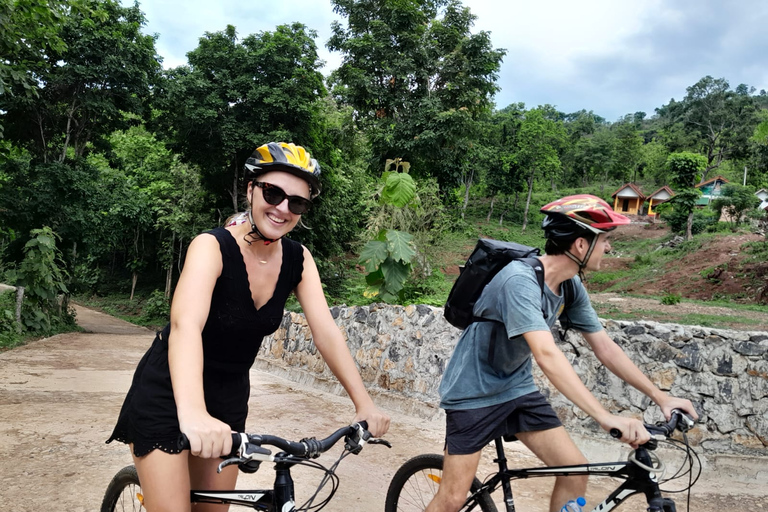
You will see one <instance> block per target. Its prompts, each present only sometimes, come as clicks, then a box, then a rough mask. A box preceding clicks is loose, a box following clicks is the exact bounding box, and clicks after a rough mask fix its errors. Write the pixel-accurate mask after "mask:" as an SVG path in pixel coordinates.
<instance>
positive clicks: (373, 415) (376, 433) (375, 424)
mask: <svg viewBox="0 0 768 512" xmlns="http://www.w3.org/2000/svg"><path fill="white" fill-rule="evenodd" d="M352 421H353V422H358V421H367V422H368V432H370V433H371V435H372V436H373V437H381V436H383V435H384V434H386V433H387V430H389V415H387V414H385V413H384V412H382V411H381V410H380V409H379V408H378V407H376V406H375V405H371V406H370V407H366V408H361V409H360V410H358V411H357V414H355V419H354V420H352Z"/></svg>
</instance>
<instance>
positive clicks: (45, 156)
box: [37, 110, 48, 164]
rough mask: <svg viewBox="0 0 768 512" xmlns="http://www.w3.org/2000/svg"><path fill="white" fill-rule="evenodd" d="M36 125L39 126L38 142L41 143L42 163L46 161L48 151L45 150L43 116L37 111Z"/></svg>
mask: <svg viewBox="0 0 768 512" xmlns="http://www.w3.org/2000/svg"><path fill="white" fill-rule="evenodd" d="M37 126H38V128H40V144H41V145H42V146H41V148H42V153H43V163H44V164H47V163H48V151H46V142H45V131H44V130H43V116H42V115H40V111H39V110H38V111H37Z"/></svg>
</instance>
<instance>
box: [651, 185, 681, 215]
mask: <svg viewBox="0 0 768 512" xmlns="http://www.w3.org/2000/svg"><path fill="white" fill-rule="evenodd" d="M674 195H675V193H674V192H672V189H671V188H669V187H668V186H667V185H664V186H663V187H661V188H660V189H658V190H657V191H656V192H654V193H653V194H651V195H649V196H648V199H647V200H648V210H647V212H646V213H647V214H648V216H649V217H655V216H656V213H654V211H653V207H654V206H658V205H660V204H661V203H665V202H667V201H669V200H670V199H671V198H672V196H674Z"/></svg>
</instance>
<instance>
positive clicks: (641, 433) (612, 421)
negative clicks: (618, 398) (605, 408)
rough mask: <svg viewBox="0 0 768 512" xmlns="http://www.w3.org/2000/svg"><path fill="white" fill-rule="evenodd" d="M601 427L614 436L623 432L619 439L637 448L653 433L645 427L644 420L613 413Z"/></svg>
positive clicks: (648, 439)
mask: <svg viewBox="0 0 768 512" xmlns="http://www.w3.org/2000/svg"><path fill="white" fill-rule="evenodd" d="M601 427H603V428H604V429H605V430H607V431H608V432H610V433H611V435H612V436H614V437H617V434H618V433H621V437H617V439H619V440H620V441H621V442H622V443H627V444H628V445H630V446H631V447H632V448H635V449H637V447H638V446H640V445H641V444H645V443H647V442H648V441H650V439H651V434H650V433H649V432H648V431H647V430H646V429H645V425H643V422H642V421H640V420H636V419H634V418H625V417H624V416H615V415H611V416H610V417H609V418H608V420H607V421H606V422H605V423H603V424H602V425H601Z"/></svg>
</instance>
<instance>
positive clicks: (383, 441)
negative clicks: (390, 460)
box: [368, 437, 392, 448]
mask: <svg viewBox="0 0 768 512" xmlns="http://www.w3.org/2000/svg"><path fill="white" fill-rule="evenodd" d="M368 443H369V444H382V445H384V446H386V447H387V448H392V444H391V443H390V442H389V441H387V440H386V439H381V438H379V437H372V438H370V439H369V440H368Z"/></svg>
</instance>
